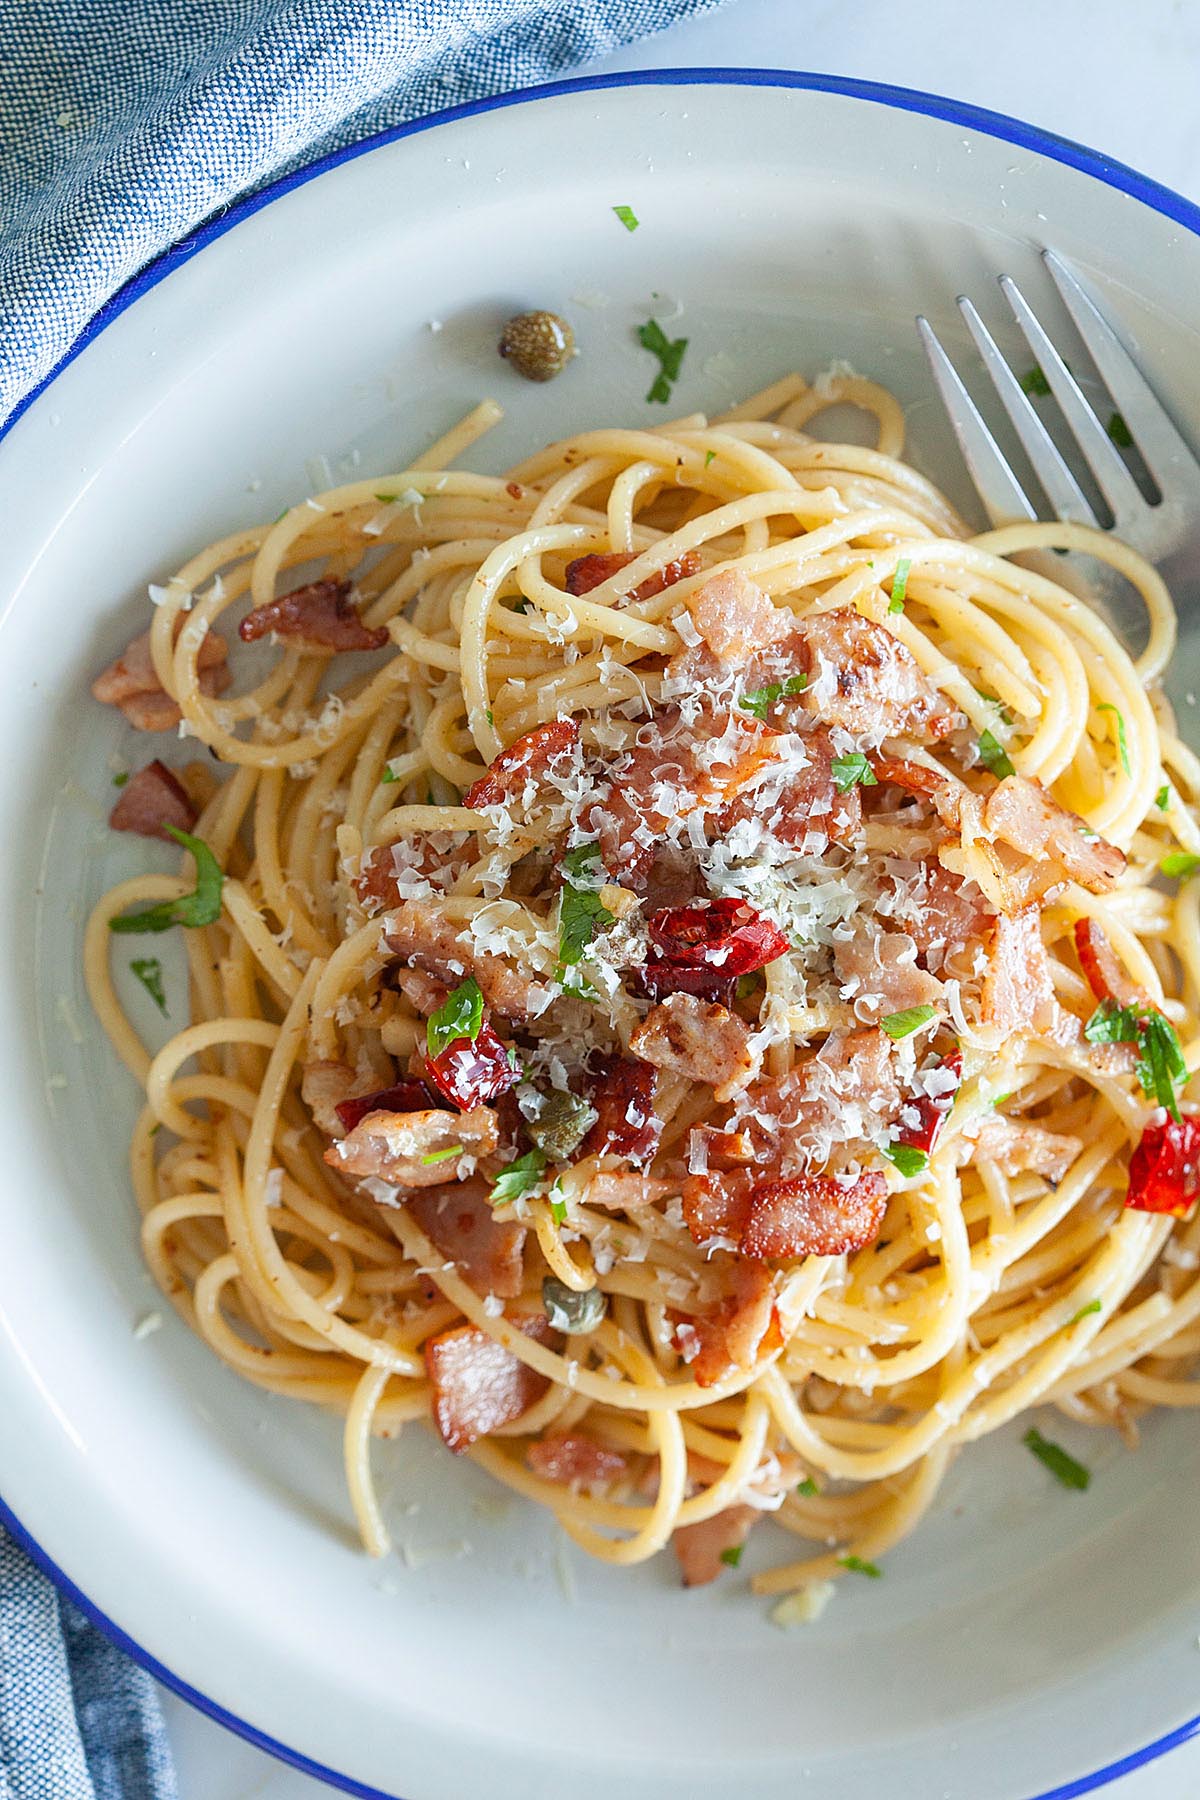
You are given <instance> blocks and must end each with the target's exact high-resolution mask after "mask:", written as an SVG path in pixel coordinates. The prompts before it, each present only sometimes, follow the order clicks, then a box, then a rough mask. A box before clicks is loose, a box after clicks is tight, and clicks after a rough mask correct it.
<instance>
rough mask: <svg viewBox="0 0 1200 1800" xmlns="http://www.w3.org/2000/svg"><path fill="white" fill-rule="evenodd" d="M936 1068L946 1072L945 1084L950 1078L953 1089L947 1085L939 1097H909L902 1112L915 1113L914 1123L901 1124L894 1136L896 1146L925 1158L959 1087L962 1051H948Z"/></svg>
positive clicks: (947, 1115)
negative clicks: (919, 1153)
mask: <svg viewBox="0 0 1200 1800" xmlns="http://www.w3.org/2000/svg"><path fill="white" fill-rule="evenodd" d="M937 1066H938V1068H940V1069H944V1070H945V1072H946V1079H947V1081H949V1080H950V1079H951V1078H952V1079H953V1082H954V1085H953V1087H950V1086H947V1087H946V1088H945V1089H944V1091H943V1092H941V1093H938V1094H910V1095H909V1096H908V1098H907V1099H906V1101H905V1103H904V1110H905V1111H906V1112H907V1111H909V1110H911V1111H913V1112H915V1113H916V1115H917V1118H916V1122H915V1123H914V1124H911V1125H901V1128H900V1130H899V1131H898V1132H897V1133H896V1142H897V1143H898V1144H905V1145H907V1146H908V1148H909V1149H910V1150H923V1151H924V1152H925V1154H926V1156H929V1155H931V1154H932V1152H933V1148H934V1145H935V1144H936V1143H937V1141H938V1139H939V1138H940V1137H941V1135H942V1126H943V1125H944V1124H945V1123H946V1120H947V1118H948V1117H949V1115H950V1109H951V1107H952V1106H953V1105H954V1098H955V1095H956V1094H957V1093H958V1090H959V1088H960V1087H961V1086H962V1074H963V1059H962V1051H961V1050H951V1051H950V1053H949V1055H948V1056H943V1058H942V1060H941V1062H940V1063H939V1064H938V1065H937Z"/></svg>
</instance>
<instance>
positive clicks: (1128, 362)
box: [1042, 250, 1200, 488]
mask: <svg viewBox="0 0 1200 1800" xmlns="http://www.w3.org/2000/svg"><path fill="white" fill-rule="evenodd" d="M1042 261H1043V262H1044V263H1045V265H1046V269H1047V271H1048V273H1049V275H1050V277H1051V279H1052V280H1053V282H1054V285H1055V287H1056V288H1057V289H1058V291H1059V293H1060V294H1061V295H1062V298H1063V303H1064V304H1065V306H1066V308H1067V311H1068V312H1069V313H1070V315H1071V317H1072V318H1073V319H1074V321H1075V327H1076V329H1077V331H1078V332H1079V335H1080V337H1081V338H1082V339H1083V341H1084V343H1085V344H1086V346H1087V349H1088V354H1089V355H1090V356H1091V359H1092V361H1093V362H1094V363H1095V365H1096V367H1097V369H1099V371H1100V374H1101V375H1102V376H1103V378H1104V384H1105V386H1106V387H1107V389H1108V391H1109V393H1110V394H1111V395H1112V397H1113V399H1114V400H1115V401H1116V404H1117V408H1118V410H1119V411H1120V414H1121V417H1122V418H1123V419H1124V421H1125V423H1126V424H1127V425H1128V427H1129V431H1130V435H1131V437H1132V438H1133V440H1134V442H1135V443H1136V445H1137V447H1138V449H1139V451H1140V452H1141V455H1142V460H1143V462H1144V463H1145V465H1146V467H1147V468H1148V469H1149V470H1150V473H1151V474H1152V475H1153V476H1154V477H1155V478H1156V480H1157V481H1158V484H1159V486H1160V487H1162V488H1165V487H1166V486H1167V484H1168V483H1169V482H1170V480H1171V478H1172V476H1173V475H1174V476H1175V477H1176V478H1178V475H1179V473H1180V470H1181V469H1186V470H1188V471H1189V472H1194V473H1197V474H1200V465H1198V464H1197V462H1196V458H1195V456H1194V455H1193V453H1192V450H1191V448H1190V446H1189V445H1188V444H1186V443H1185V442H1184V440H1183V438H1182V437H1180V435H1179V433H1178V432H1177V431H1176V429H1175V427H1174V425H1173V424H1172V423H1171V420H1170V418H1169V417H1168V416H1167V413H1166V410H1165V408H1164V407H1163V404H1162V401H1161V400H1160V399H1159V398H1158V395H1157V394H1156V393H1155V392H1154V389H1153V388H1152V387H1151V386H1150V383H1149V382H1148V381H1147V380H1146V377H1145V376H1144V375H1143V374H1142V371H1141V370H1140V369H1139V368H1138V366H1137V364H1136V363H1135V362H1134V360H1133V358H1132V357H1131V356H1130V354H1129V352H1128V350H1126V348H1125V346H1124V344H1123V343H1122V342H1121V340H1120V338H1119V337H1118V336H1117V334H1116V332H1115V331H1114V330H1113V328H1112V326H1111V325H1110V324H1109V323H1108V320H1107V319H1106V318H1104V316H1103V314H1102V313H1100V312H1099V311H1098V310H1097V308H1096V304H1095V302H1094V301H1093V300H1092V298H1091V296H1090V295H1089V294H1088V293H1086V292H1085V290H1084V289H1083V288H1082V287H1081V286H1080V284H1079V282H1078V281H1077V280H1076V278H1075V276H1074V275H1073V274H1072V273H1071V271H1070V269H1068V268H1067V267H1066V265H1065V264H1064V263H1062V262H1060V261H1059V259H1058V257H1057V256H1055V254H1054V252H1053V251H1052V250H1043V252H1042Z"/></svg>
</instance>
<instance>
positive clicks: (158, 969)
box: [129, 956, 167, 1019]
mask: <svg viewBox="0 0 1200 1800" xmlns="http://www.w3.org/2000/svg"><path fill="white" fill-rule="evenodd" d="M129 966H130V968H131V969H132V970H133V972H134V974H135V975H136V976H137V978H138V980H139V981H140V982H141V984H142V986H143V987H144V988H145V990H146V992H147V993H148V994H149V996H150V998H151V999H152V1000H153V1002H154V1004H155V1006H157V1008H158V1010H159V1012H160V1013H161V1014H162V1016H163V1018H164V1019H165V1018H166V1016H167V996H166V993H165V992H164V990H163V977H162V964H161V963H160V962H159V960H158V958H157V956H135V957H134V959H133V961H132V962H131V963H130V965H129Z"/></svg>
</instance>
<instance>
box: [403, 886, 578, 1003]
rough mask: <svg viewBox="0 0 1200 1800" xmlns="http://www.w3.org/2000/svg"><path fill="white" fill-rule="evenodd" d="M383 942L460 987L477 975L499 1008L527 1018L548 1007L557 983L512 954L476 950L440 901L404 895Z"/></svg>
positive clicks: (449, 984)
mask: <svg viewBox="0 0 1200 1800" xmlns="http://www.w3.org/2000/svg"><path fill="white" fill-rule="evenodd" d="M384 943H385V944H386V946H387V948H388V949H389V950H390V951H392V953H393V954H394V955H396V956H398V957H400V958H402V960H403V961H404V962H406V963H409V964H411V965H413V966H414V967H416V968H418V969H423V970H424V971H425V973H426V974H427V975H435V976H436V977H437V979H438V980H439V981H444V982H445V983H446V985H447V987H457V986H458V984H459V983H460V982H461V981H462V980H463V979H464V977H465V976H467V975H474V977H475V979H476V981H477V982H478V983H479V986H480V989H481V991H482V993H483V997H484V999H485V1000H486V1001H487V1004H488V1005H489V1006H490V1007H491V1008H492V1010H493V1011H494V1012H498V1013H501V1014H503V1016H504V1017H505V1018H508V1019H526V1018H529V1017H530V1016H531V1015H536V1014H538V1013H540V1012H544V1011H545V1009H546V1007H547V1006H548V1005H549V1004H550V1002H551V1000H553V998H554V990H553V988H551V987H549V986H546V985H545V984H543V983H541V982H537V981H534V980H533V979H532V977H530V976H528V975H524V974H522V972H521V971H520V969H518V968H517V966H516V965H515V963H513V962H512V961H510V959H509V958H508V957H504V956H492V955H490V954H489V953H488V952H486V951H483V950H476V949H475V948H474V946H473V945H472V943H471V940H470V938H469V937H468V935H467V934H466V932H464V931H460V930H459V929H458V927H457V926H456V925H455V924H453V923H452V921H451V920H449V919H448V918H447V917H446V915H445V913H444V912H443V911H442V909H441V907H440V906H439V905H438V903H437V902H436V901H435V900H405V901H403V902H402V904H401V905H400V906H398V907H397V908H396V909H395V911H394V912H393V913H392V914H391V916H390V917H389V918H388V921H387V933H386V936H385V937H384Z"/></svg>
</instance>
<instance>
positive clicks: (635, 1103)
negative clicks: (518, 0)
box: [580, 1053, 662, 1163]
mask: <svg viewBox="0 0 1200 1800" xmlns="http://www.w3.org/2000/svg"><path fill="white" fill-rule="evenodd" d="M657 1092H658V1071H657V1070H656V1069H652V1068H651V1067H650V1064H649V1063H645V1062H634V1061H632V1060H631V1058H629V1057H628V1056H618V1055H616V1054H613V1053H606V1054H605V1055H603V1056H600V1057H597V1059H596V1065H595V1069H594V1070H593V1072H592V1073H591V1074H590V1075H589V1076H588V1078H587V1097H588V1099H589V1100H590V1101H591V1103H592V1105H593V1106H594V1107H595V1109H596V1111H597V1113H598V1114H599V1117H598V1118H597V1120H596V1123H595V1124H594V1125H593V1126H592V1128H591V1130H590V1131H589V1132H588V1134H587V1136H586V1137H585V1138H584V1140H583V1143H582V1145H581V1146H580V1154H581V1155H583V1156H623V1157H626V1158H628V1160H629V1161H630V1162H635V1163H647V1162H649V1161H650V1160H651V1158H652V1157H653V1155H654V1153H655V1151H656V1150H657V1149H658V1140H659V1138H660V1137H661V1136H662V1120H661V1119H660V1118H659V1116H658V1114H657V1113H656V1112H655V1110H654V1098H655V1095H656V1093H657Z"/></svg>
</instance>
